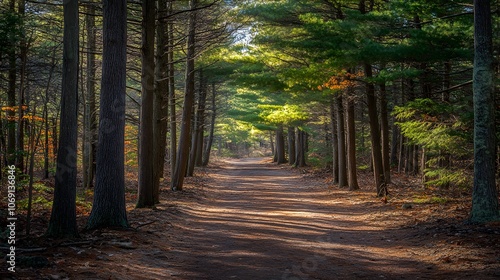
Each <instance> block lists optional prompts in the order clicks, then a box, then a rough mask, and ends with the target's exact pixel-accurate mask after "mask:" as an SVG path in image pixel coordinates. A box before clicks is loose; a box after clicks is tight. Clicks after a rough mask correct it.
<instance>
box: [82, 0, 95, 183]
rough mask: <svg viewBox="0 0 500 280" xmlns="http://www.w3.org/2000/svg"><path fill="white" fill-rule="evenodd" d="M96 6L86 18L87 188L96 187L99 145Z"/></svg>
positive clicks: (92, 5)
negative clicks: (97, 148)
mask: <svg viewBox="0 0 500 280" xmlns="http://www.w3.org/2000/svg"><path fill="white" fill-rule="evenodd" d="M95 10H96V9H95V5H94V4H93V3H90V4H89V5H87V13H88V14H87V15H86V16H85V25H86V30H87V51H88V52H87V69H86V71H87V94H86V98H85V101H86V102H85V103H86V104H85V111H84V120H85V123H84V126H85V139H84V141H85V143H84V147H85V149H84V158H83V163H84V164H83V165H84V169H83V186H84V187H85V188H93V187H94V175H95V152H96V143H97V118H96V108H95V107H96V100H95V95H96V92H95V90H96V88H95V84H96V61H95V53H96V41H97V38H96V30H95V28H96V26H95V16H94V14H95Z"/></svg>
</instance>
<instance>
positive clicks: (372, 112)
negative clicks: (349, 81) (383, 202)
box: [364, 63, 387, 196]
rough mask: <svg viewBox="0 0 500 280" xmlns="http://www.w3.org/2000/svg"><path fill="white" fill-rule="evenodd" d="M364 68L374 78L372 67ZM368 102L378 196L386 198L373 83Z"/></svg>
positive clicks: (368, 92) (366, 65)
mask: <svg viewBox="0 0 500 280" xmlns="http://www.w3.org/2000/svg"><path fill="white" fill-rule="evenodd" d="M364 67H365V76H366V78H368V79H370V78H372V77H373V73H372V66H371V65H370V64H368V63H366V64H365V66H364ZM366 100H367V104H368V118H369V123H370V139H371V142H372V143H371V144H372V163H373V176H374V179H375V186H376V189H377V196H385V195H387V186H386V182H385V178H384V170H383V164H382V152H381V143H380V138H381V137H380V126H379V123H378V113H377V98H376V96H375V86H374V84H373V83H372V82H368V84H367V85H366Z"/></svg>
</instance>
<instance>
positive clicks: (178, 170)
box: [171, 0, 198, 191]
mask: <svg viewBox="0 0 500 280" xmlns="http://www.w3.org/2000/svg"><path fill="white" fill-rule="evenodd" d="M197 4H198V1H197V0H190V1H189V7H190V9H191V10H193V11H192V12H191V13H190V15H189V27H188V28H189V31H188V38H187V56H186V86H185V88H184V105H183V111H182V122H181V135H180V137H179V146H178V149H177V162H176V165H175V170H174V173H173V175H172V182H171V188H172V190H174V191H180V190H182V186H183V184H184V176H185V174H186V170H187V164H188V160H189V144H190V140H189V137H190V135H191V114H192V112H193V104H194V94H195V88H194V85H195V75H194V74H195V68H194V62H195V35H196V11H194V10H195V9H196V7H197Z"/></svg>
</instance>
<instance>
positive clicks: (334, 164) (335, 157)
mask: <svg viewBox="0 0 500 280" xmlns="http://www.w3.org/2000/svg"><path fill="white" fill-rule="evenodd" d="M334 100H335V98H334V97H333V96H332V98H331V100H330V119H331V126H332V149H333V155H332V161H333V162H332V168H333V183H334V184H338V183H339V152H338V151H339V150H338V148H339V147H338V134H337V121H336V117H335V101H334Z"/></svg>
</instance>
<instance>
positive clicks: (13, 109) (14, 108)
mask: <svg viewBox="0 0 500 280" xmlns="http://www.w3.org/2000/svg"><path fill="white" fill-rule="evenodd" d="M21 109H22V110H23V111H26V110H27V109H28V106H26V105H22V106H21ZM2 111H4V112H17V111H19V106H3V107H2Z"/></svg>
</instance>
